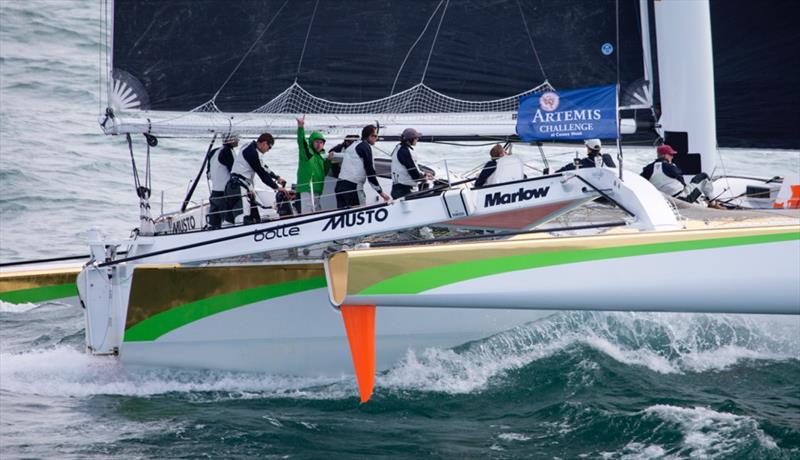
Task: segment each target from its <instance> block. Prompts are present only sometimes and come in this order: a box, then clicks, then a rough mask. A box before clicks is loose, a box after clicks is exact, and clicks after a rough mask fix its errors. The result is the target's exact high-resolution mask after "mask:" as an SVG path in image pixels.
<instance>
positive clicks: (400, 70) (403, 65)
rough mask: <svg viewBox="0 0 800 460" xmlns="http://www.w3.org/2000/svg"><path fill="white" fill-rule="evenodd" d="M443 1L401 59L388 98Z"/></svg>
mask: <svg viewBox="0 0 800 460" xmlns="http://www.w3.org/2000/svg"><path fill="white" fill-rule="evenodd" d="M444 1H445V0H441V1H440V2H439V4H438V5H436V9H434V10H433V13H431V15H430V17H429V18H428V22H426V23H425V27H424V28H423V29H422V32H421V33H420V34H419V36H417V39H416V40H414V44H413V45H411V48H409V49H408V52H407V53H406V57H405V58H404V59H403V63H402V64H400V68H399V69H398V70H397V74H396V75H395V76H394V82H393V83H392V90H391V91H390V92H389V96H391V95H393V94H394V88H395V86H397V80H398V79H399V78H400V73H401V72H402V71H403V67H405V65H406V61H408V57H409V56H411V52H412V51H414V48H415V47H416V46H417V43H419V41H420V40H421V39H422V37H423V36H424V35H425V32H427V31H428V26H430V25H431V21H433V18H434V17H435V16H436V12H437V11H439V8H441V6H442V3H444Z"/></svg>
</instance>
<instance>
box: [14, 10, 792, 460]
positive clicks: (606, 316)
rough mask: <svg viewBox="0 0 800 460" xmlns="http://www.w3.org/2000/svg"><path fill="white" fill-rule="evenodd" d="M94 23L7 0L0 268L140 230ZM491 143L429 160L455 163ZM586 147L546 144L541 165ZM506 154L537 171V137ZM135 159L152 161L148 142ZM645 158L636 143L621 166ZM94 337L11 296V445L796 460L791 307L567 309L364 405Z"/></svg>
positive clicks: (120, 454)
mask: <svg viewBox="0 0 800 460" xmlns="http://www.w3.org/2000/svg"><path fill="white" fill-rule="evenodd" d="M99 17H100V12H99V4H98V3H96V2H82V1H78V0H63V1H59V0H52V1H47V2H42V1H34V2H23V1H19V2H15V1H10V0H2V1H0V260H2V261H3V262H7V261H12V260H23V259H35V258H44V257H53V256H60V255H71V254H84V253H86V252H87V248H86V244H85V235H86V230H87V229H89V228H92V227H95V228H98V229H100V230H102V231H103V232H105V233H106V234H108V235H109V236H112V237H120V238H122V237H126V236H127V235H128V234H129V232H130V230H131V228H133V227H135V226H136V225H137V219H138V203H137V199H136V197H135V194H134V191H133V187H134V186H133V179H132V174H131V165H130V157H129V153H128V150H127V145H126V143H125V140H124V138H120V137H106V136H103V135H102V134H101V132H100V129H99V127H98V125H97V115H98V113H100V111H101V109H102V107H101V106H100V105H99V99H98V93H99V91H100V90H101V89H102V88H100V87H99V83H98V75H99V72H100V65H99V62H98V46H99V45H100V43H101V37H100V25H99ZM332 141H336V140H335V139H332ZM207 142H208V140H207V139H205V140H203V139H200V140H189V139H160V142H159V145H158V146H157V147H155V148H153V149H152V162H153V165H152V167H153V178H152V179H153V189H154V194H153V200H152V201H153V207H154V209H155V210H156V211H158V210H160V206H161V196H162V191H163V196H164V203H165V204H164V206H165V210H174V209H175V208H176V207H177V206H178V205H179V203H180V202H181V200H182V199H183V196H184V194H185V192H186V189H187V188H188V185H189V182H190V180H191V179H192V178H193V177H194V175H195V173H196V171H197V169H198V168H199V167H200V163H201V161H202V155H203V154H204V152H205V149H206V147H207ZM488 148H489V147H488V146H483V145H470V146H466V147H460V146H442V145H437V146H430V145H427V144H423V145H420V146H419V148H418V149H417V154H418V155H419V157H420V162H422V163H426V164H431V165H433V166H435V167H436V168H438V169H439V170H440V171H444V170H445V168H446V167H447V168H449V169H452V170H454V171H460V172H464V171H468V170H470V169H473V168H476V167H479V166H480V165H481V164H482V163H483V162H485V161H486V160H487V159H488V153H487V152H488ZM391 149H392V145H390V144H388V143H382V144H379V145H378V149H377V155H378V156H381V155H383V153H382V152H390V151H391ZM575 150H576V149H575V148H568V147H551V148H548V149H547V153H548V159H549V161H550V163H551V166H556V167H558V166H561V164H563V163H567V162H569V161H570V160H571V158H572V157H573V156H574V155H575ZM514 154H515V155H520V157H521V158H523V159H524V160H525V161H526V163H528V164H530V165H531V166H532V167H533V168H542V167H543V163H542V161H541V159H540V156H539V153H538V151H537V150H534V149H528V148H524V147H519V146H518V147H516V148H515V152H514ZM136 155H137V160H138V165H139V166H140V168H141V167H142V165H143V164H144V143H143V142H142V140H141V139H136ZM296 155H297V153H296V150H295V147H294V143H293V142H292V141H291V140H279V141H278V143H277V144H276V146H275V148H274V149H273V150H272V151H270V153H269V154H268V155H267V162H268V163H269V165H270V166H271V167H272V169H274V170H275V171H277V172H278V173H279V174H281V175H283V176H285V177H293V174H294V171H295V168H296ZM651 157H652V149H648V148H641V147H639V148H633V147H626V148H625V157H624V166H625V167H626V169H627V170H629V171H634V172H633V173H635V171H638V170H639V169H640V168H641V166H642V165H644V164H645V163H647V162H648V161H650V158H651ZM720 166H721V167H724V168H725V170H726V171H727V172H729V173H738V174H746V175H756V176H768V177H771V176H772V175H776V174H783V173H785V172H787V171H800V154H799V153H798V152H795V151H753V150H727V149H723V150H722V151H721V159H720ZM531 171H534V170H533V169H532V170H531ZM534 173H535V171H534ZM207 193H208V191H207V188H206V186H205V183H201V185H200V187H199V188H198V197H199V198H203V196H204V195H207ZM764 269H766V270H768V267H766V268H764ZM705 270H713V267H712V266H709V267H687V274H686V276H702V274H703V272H704V271H705ZM598 276H602V274H598ZM608 282H609V283H614V282H624V280H613V279H609V280H608ZM709 288H710V289H725V286H709ZM675 289H676V288H675V287H672V286H665V287H664V293H658V295H669V293H670V292H674V290H675ZM83 328H84V323H83V312H82V310H81V309H80V308H79V307H74V306H69V305H64V304H59V303H43V304H22V305H16V304H8V303H0V457H1V458H3V459H6V458H8V459H12V458H54V457H58V458H81V459H83V458H126V459H127V458H200V457H210V458H253V457H265V458H331V457H335V458H339V457H367V456H373V455H376V456H384V457H398V458H418V457H444V458H452V457H466V458H519V457H527V458H609V459H638V458H684V457H696V458H800V385H799V384H798V382H800V318H798V317H765V316H737V315H690V314H634V313H591V312H580V313H574V312H573V313H570V312H556V313H553V314H552V315H549V316H546V317H544V318H542V319H540V320H538V321H535V322H532V323H528V324H521V325H519V326H518V327H516V328H514V329H511V330H508V331H505V332H502V333H500V334H497V335H494V336H491V337H485V338H483V339H481V340H477V341H473V342H469V343H465V344H462V345H461V346H458V347H455V348H453V349H438V348H431V349H428V350H424V351H421V352H416V353H415V352H408V353H407V355H406V356H404V357H403V358H402V359H401V360H399V361H398V362H396V363H395V364H394V365H393V366H392V367H391V368H389V369H386V370H383V371H381V372H380V373H379V375H378V377H377V381H376V389H375V396H374V397H373V399H372V400H371V401H370V402H369V403H368V404H366V405H359V404H358V402H357V398H356V395H357V389H356V386H355V381H354V378H353V376H352V375H342V376H336V377H330V378H297V377H291V376H281V375H267V374H246V373H233V372H218V371H191V370H173V369H151V368H137V367H125V366H122V365H120V363H119V362H118V361H117V360H116V359H114V358H103V357H92V356H87V355H86V354H84V353H83V334H84V331H83ZM265 359H269V357H265Z"/></svg>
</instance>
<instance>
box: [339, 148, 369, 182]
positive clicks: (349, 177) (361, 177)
mask: <svg viewBox="0 0 800 460" xmlns="http://www.w3.org/2000/svg"><path fill="white" fill-rule="evenodd" d="M361 142H367V141H361ZM359 145H360V143H357V142H353V144H352V145H350V147H347V149H345V151H344V154H343V155H342V169H341V170H340V171H339V179H344V180H346V181H348V182H352V183H354V184H359V185H363V184H364V182H366V180H367V171H366V170H364V161H363V160H362V159H361V157H360V156H358V153H356V147H357V146H359Z"/></svg>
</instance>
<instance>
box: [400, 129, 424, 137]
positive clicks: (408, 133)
mask: <svg viewBox="0 0 800 460" xmlns="http://www.w3.org/2000/svg"><path fill="white" fill-rule="evenodd" d="M400 137H401V138H402V139H405V140H411V139H419V138H420V137H422V133H420V132H419V131H417V130H416V129H414V128H406V129H404V130H403V134H401V135H400Z"/></svg>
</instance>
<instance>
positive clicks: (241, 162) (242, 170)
mask: <svg viewBox="0 0 800 460" xmlns="http://www.w3.org/2000/svg"><path fill="white" fill-rule="evenodd" d="M248 149H253V150H256V151H257V150H258V149H257V148H256V142H255V141H253V142H251V143H250V145H248V146H247V147H245V148H244V149H242V151H241V152H240V153H239V155H238V156H236V158H234V159H233V168H231V174H238V175H240V176H242V177H244V178H245V179H247V180H248V181H250V182H251V183H252V182H253V177H254V176H255V175H256V172H255V171H254V170H253V168H251V167H250V163H248V162H247V160H245V158H244V152H245V151H246V150H248ZM259 158H260V155H259Z"/></svg>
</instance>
